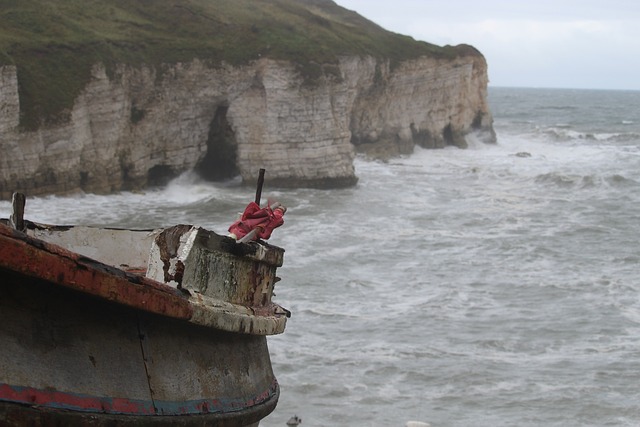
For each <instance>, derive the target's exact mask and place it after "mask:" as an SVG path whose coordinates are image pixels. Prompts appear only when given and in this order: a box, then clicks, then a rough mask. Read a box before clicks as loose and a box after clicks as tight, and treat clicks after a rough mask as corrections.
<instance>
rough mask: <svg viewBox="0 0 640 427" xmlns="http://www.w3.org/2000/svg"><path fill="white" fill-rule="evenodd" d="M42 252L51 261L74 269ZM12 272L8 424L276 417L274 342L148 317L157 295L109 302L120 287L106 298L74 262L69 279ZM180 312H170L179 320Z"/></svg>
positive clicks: (4, 291) (2, 388) (33, 253)
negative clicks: (81, 279) (271, 346)
mask: <svg viewBox="0 0 640 427" xmlns="http://www.w3.org/2000/svg"><path fill="white" fill-rule="evenodd" d="M5 235H9V233H5ZM8 242H9V241H7V242H5V243H7V245H5V248H8V247H9V246H8ZM43 247H44V249H47V251H46V253H47V254H48V255H50V256H52V257H54V258H51V259H55V258H60V259H62V258H65V259H66V261H69V260H70V259H69V258H68V256H67V255H66V254H65V253H64V251H58V252H55V251H54V253H52V252H51V249H50V248H48V247H46V245H44V246H43ZM19 248H20V246H16V247H15V248H12V251H15V250H18V249H19ZM20 250H21V249H20ZM42 250H43V248H42V247H41V248H38V247H36V246H33V245H26V246H25V249H24V257H23V258H20V257H17V255H15V252H12V257H14V258H12V259H18V260H19V259H24V260H27V261H25V262H26V263H29V262H42V261H43V260H46V259H49V258H46V257H44V258H43V257H38V256H37V254H38V251H42ZM29 251H30V252H29ZM14 255H15V256H14ZM7 259H8V258H5V260H7ZM29 260H31V261H29ZM61 263H62V261H61ZM9 264H10V262H8V261H7V262H6V263H4V264H2V263H0V325H2V327H1V328H0V425H34V426H45V425H46V426H74V425H82V426H85V425H91V426H120V425H123V426H124V425H136V426H140V425H148V424H153V425H172V426H174V425H175V426H204V425H207V426H256V425H257V424H258V422H259V421H260V420H261V419H262V418H264V417H265V416H267V415H268V414H269V413H270V412H272V411H273V409H274V408H275V406H276V404H277V401H278V397H279V387H278V383H277V381H276V379H275V376H274V374H273V371H272V368H271V362H270V358H269V351H268V348H267V340H266V336H264V335H251V334H242V333H233V332H228V331H222V330H217V329H214V328H211V327H206V326H204V325H199V324H194V323H193V322H192V321H189V319H188V316H187V315H186V314H184V315H180V316H179V315H174V316H168V315H166V314H167V313H165V314H163V313H164V312H166V311H167V310H168V309H167V310H165V309H163V310H155V312H154V310H141V309H140V308H139V307H138V306H145V307H146V306H147V305H149V304H148V303H149V301H151V299H153V298H158V297H157V295H155V294H154V293H148V294H147V293H139V294H136V295H137V296H136V299H135V301H134V302H135V304H129V305H127V304H123V303H122V301H120V299H121V298H122V296H121V295H120V296H116V295H113V298H111V297H106V298H105V295H110V293H109V292H110V291H109V289H112V286H113V283H114V282H112V281H109V280H107V281H105V282H104V286H105V287H106V288H103V291H100V288H101V287H102V286H103V285H102V284H101V282H100V280H102V279H100V278H101V277H102V276H101V275H97V274H92V277H94V278H96V280H98V281H97V282H96V281H94V282H92V283H82V282H78V280H79V279H78V278H79V277H83V276H82V274H81V271H80V270H82V269H83V268H93V267H94V266H95V265H94V263H91V264H87V265H89V267H87V266H86V265H85V264H82V263H75V261H74V270H73V271H71V270H67V273H68V274H67V275H66V276H65V269H64V268H61V269H60V270H59V271H58V270H56V271H58V272H57V273H56V274H47V273H45V272H49V273H52V271H54V270H55V269H56V268H59V267H60V265H61V264H57V265H38V266H32V267H34V268H32V269H31V268H29V266H28V265H26V266H24V268H22V269H21V270H17V268H14V267H15V266H14V267H8V266H7V265H9ZM27 270H33V271H38V272H40V273H38V274H25V271H27ZM110 272H111V270H109V269H108V268H106V267H105V268H104V269H102V273H104V274H106V275H107V276H109V277H110V274H109V273H110ZM71 273H73V274H71ZM50 276H51V277H50ZM43 277H44V278H43ZM114 280H115V279H114ZM117 280H120V281H122V280H124V279H123V278H122V277H120V278H118V279H117ZM144 283H146V282H144ZM144 283H143V284H144ZM61 284H64V285H63V286H61ZM83 289H84V290H87V291H88V292H84V291H83ZM113 289H117V287H113ZM154 292H155V290H154ZM168 295H169V297H171V298H172V300H171V301H173V299H175V298H177V297H176V296H173V294H168ZM146 297H148V298H149V300H148V301H145V298H146ZM152 305H153V304H152ZM156 305H157V304H156ZM183 305H184V304H183V303H180V304H178V303H174V304H173V305H170V306H168V307H174V308H173V310H174V311H176V312H177V313H182V311H184V310H182V309H180V307H182V306H183ZM165 306H166V304H163V305H162V307H165ZM176 307H177V308H176ZM151 308H153V307H151ZM179 309H180V310H179ZM174 314H175V313H174ZM187 314H188V313H187Z"/></svg>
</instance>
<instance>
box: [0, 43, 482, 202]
mask: <svg viewBox="0 0 640 427" xmlns="http://www.w3.org/2000/svg"><path fill="white" fill-rule="evenodd" d="M469 50H470V52H468V53H467V54H464V55H460V56H457V57H455V58H449V59H436V58H429V57H423V58H419V59H414V60H408V61H405V62H403V63H400V64H397V65H395V66H393V67H392V66H391V65H390V64H389V63H388V62H384V61H380V60H376V59H374V58H373V57H344V58H342V59H341V60H340V62H339V66H338V67H337V68H336V67H333V70H332V72H331V73H326V74H325V76H323V77H320V78H319V79H317V80H315V81H311V82H310V81H308V80H305V79H303V78H302V77H300V75H299V74H298V72H297V71H296V68H295V66H294V64H291V63H288V62H283V61H276V60H272V59H266V58H265V59H260V60H257V61H255V62H253V63H251V64H249V65H246V66H240V67H231V66H217V67H210V66H207V65H205V63H204V62H201V61H198V60H195V61H192V62H190V63H181V64H174V65H171V66H167V67H164V68H163V70H162V71H161V72H160V71H157V70H155V69H153V68H145V67H142V68H140V67H132V66H125V65H121V66H119V67H118V68H117V70H116V72H115V73H109V75H107V72H106V71H105V69H104V67H102V66H101V65H99V64H97V65H95V66H94V68H93V71H92V79H91V81H90V83H89V84H88V85H87V86H86V87H85V89H84V90H83V92H82V93H81V94H80V96H78V97H77V98H76V100H75V104H74V106H73V109H72V111H71V112H70V113H71V114H70V120H69V121H67V122H65V123H61V124H57V125H54V126H43V127H40V128H39V129H37V130H25V129H23V128H22V127H21V126H20V101H19V92H18V76H17V72H18V71H17V69H16V67H15V66H2V67H0V153H2V155H1V156H0V198H2V199H7V198H9V197H10V195H11V193H12V192H13V191H15V190H18V191H24V192H26V193H27V194H29V195H37V194H61V193H68V192H75V191H87V192H98V193H105V192H114V191H120V190H123V189H134V188H143V187H145V186H147V185H154V184H158V183H161V182H162V180H163V178H165V177H168V176H175V175H177V174H179V173H181V172H184V171H187V170H191V169H196V170H198V171H199V172H201V173H202V174H203V175H205V176H208V177H211V178H216V179H217V178H225V177H229V176H230V175H234V174H240V175H241V176H242V178H243V180H244V181H246V182H253V181H255V179H256V177H257V174H258V171H259V169H260V168H265V169H266V170H267V182H271V183H272V184H273V185H282V186H314V187H336V186H346V185H352V184H354V183H355V182H356V181H357V177H356V176H355V171H354V166H353V160H354V157H355V155H356V152H357V151H362V152H366V153H368V154H369V155H372V156H378V157H389V156H393V155H397V154H402V153H408V152H410V151H411V150H412V149H413V147H414V146H415V145H416V144H417V145H421V146H424V147H431V148H437V147H443V146H445V145H457V146H459V147H462V148H463V147H464V146H465V136H466V135H468V134H469V133H472V132H476V133H478V134H479V135H480V137H481V139H483V140H484V141H485V142H495V134H494V132H493V129H492V118H491V113H490V111H489V107H488V105H487V66H486V62H485V60H484V58H483V57H482V55H480V54H479V53H477V52H475V51H472V49H469Z"/></svg>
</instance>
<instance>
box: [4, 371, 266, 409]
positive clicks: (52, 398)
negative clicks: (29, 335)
mask: <svg viewBox="0 0 640 427" xmlns="http://www.w3.org/2000/svg"><path fill="white" fill-rule="evenodd" d="M277 394H278V382H277V381H276V380H275V379H274V380H273V382H272V383H271V385H270V386H269V388H268V389H267V390H265V391H263V392H262V393H260V394H258V395H256V396H252V397H248V398H232V399H198V400H191V401H186V402H171V401H156V402H151V401H145V400H135V399H125V398H116V397H96V396H88V395H82V394H77V393H66V392H61V391H55V390H39V389H35V388H32V387H21V386H12V385H8V384H0V401H7V402H15V403H21V404H29V405H39V406H45V407H48V408H55V409H65V410H71V411H78V412H96V413H107V414H120V415H138V416H144V415H149V416H152V415H197V414H210V413H229V412H238V411H242V410H245V409H249V408H251V407H254V406H257V405H260V404H262V403H264V402H267V401H268V400H270V399H271V398H273V397H274V396H276V395H277ZM154 404H155V405H154ZM156 407H157V409H156Z"/></svg>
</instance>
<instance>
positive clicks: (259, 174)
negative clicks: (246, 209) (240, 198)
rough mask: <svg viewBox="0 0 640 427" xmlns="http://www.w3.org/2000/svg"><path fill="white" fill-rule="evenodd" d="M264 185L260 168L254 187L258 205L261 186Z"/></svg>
mask: <svg viewBox="0 0 640 427" xmlns="http://www.w3.org/2000/svg"><path fill="white" fill-rule="evenodd" d="M263 185H264V169H262V168H261V169H260V172H259V173H258V186H257V187H256V205H258V206H260V199H261V198H262V186H263Z"/></svg>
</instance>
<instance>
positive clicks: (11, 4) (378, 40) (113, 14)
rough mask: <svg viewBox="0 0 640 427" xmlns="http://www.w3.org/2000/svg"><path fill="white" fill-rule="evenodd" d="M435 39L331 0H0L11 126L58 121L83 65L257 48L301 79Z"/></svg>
mask: <svg viewBox="0 0 640 427" xmlns="http://www.w3.org/2000/svg"><path fill="white" fill-rule="evenodd" d="M466 53H467V49H465V48H464V47H459V48H455V47H449V46H447V47H439V46H435V45H432V44H429V43H425V42H419V41H416V40H414V39H413V38H411V37H407V36H403V35H400V34H396V33H391V32H389V31H386V30H384V29H383V28H381V27H379V26H378V25H376V24H374V23H373V22H371V21H368V20H366V19H364V18H363V17H361V16H360V15H358V14H357V13H355V12H352V11H349V10H346V9H344V8H342V7H340V6H338V5H336V4H335V3H334V2H333V1H331V0H135V1H133V0H0V65H6V64H14V65H16V66H17V67H18V84H19V93H20V104H21V125H22V126H23V127H25V128H29V129H33V128H37V127H38V126H40V125H43V124H47V123H55V122H57V121H59V120H64V119H66V118H67V115H68V113H69V111H70V108H71V107H72V105H73V101H74V99H75V98H76V97H77V95H78V94H79V92H80V91H81V90H82V88H83V87H84V86H85V85H86V83H87V81H88V79H89V78H90V70H91V67H92V65H94V64H96V63H102V64H104V65H105V66H106V67H107V70H110V69H111V67H112V66H113V65H114V64H117V63H125V64H130V65H133V66H138V65H141V64H147V65H150V66H153V67H156V68H157V69H159V70H161V69H162V64H173V63H176V62H186V61H190V60H192V59H194V58H200V59H202V60H204V61H207V62H208V63H209V64H211V65H212V66H215V65H217V64H220V63H221V62H222V61H225V62H227V63H230V64H233V65H241V64H246V63H248V62H250V61H252V60H255V59H258V58H260V57H270V58H275V59H285V60H290V61H293V62H294V63H296V64H297V65H298V66H299V69H300V72H301V73H302V74H303V75H304V76H305V77H306V78H307V79H309V80H313V79H314V78H316V77H318V76H320V75H322V74H329V73H330V72H331V66H330V65H331V64H335V63H336V62H337V58H338V57H339V56H341V55H372V56H376V57H382V58H387V59H389V60H390V61H391V62H392V64H393V63H397V62H398V61H402V60H405V59H410V58H413V57H417V56H422V55H431V56H440V57H452V56H455V55H460V54H466Z"/></svg>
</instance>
